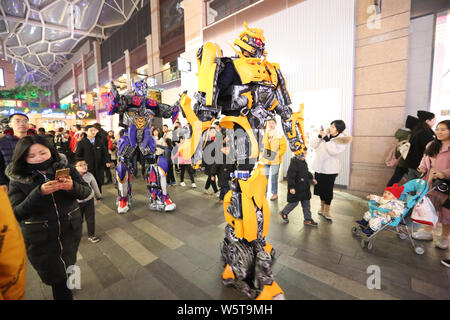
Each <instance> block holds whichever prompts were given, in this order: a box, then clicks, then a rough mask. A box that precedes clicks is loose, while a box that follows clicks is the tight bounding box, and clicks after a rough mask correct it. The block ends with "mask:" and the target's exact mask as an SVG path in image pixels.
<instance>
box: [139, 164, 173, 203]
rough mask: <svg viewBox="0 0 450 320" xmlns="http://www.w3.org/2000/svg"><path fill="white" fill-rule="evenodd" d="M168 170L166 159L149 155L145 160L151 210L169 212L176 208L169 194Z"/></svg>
mask: <svg viewBox="0 0 450 320" xmlns="http://www.w3.org/2000/svg"><path fill="white" fill-rule="evenodd" d="M167 169H168V165H167V160H166V159H165V158H164V157H162V156H159V157H158V159H156V157H155V156H154V155H149V156H147V157H146V158H145V181H146V182H147V189H148V191H149V193H150V198H149V208H150V210H153V211H166V212H168V211H173V210H175V208H176V205H175V203H173V202H172V201H171V200H170V198H169V194H168V193H167V183H166V174H167Z"/></svg>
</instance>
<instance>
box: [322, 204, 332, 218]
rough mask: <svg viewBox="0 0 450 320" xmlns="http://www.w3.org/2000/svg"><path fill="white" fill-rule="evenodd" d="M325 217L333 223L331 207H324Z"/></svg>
mask: <svg viewBox="0 0 450 320" xmlns="http://www.w3.org/2000/svg"><path fill="white" fill-rule="evenodd" d="M323 217H324V218H325V219H327V220H328V221H331V220H332V218H331V214H330V205H327V204H326V205H324V211H323Z"/></svg>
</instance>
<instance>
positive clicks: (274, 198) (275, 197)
mask: <svg viewBox="0 0 450 320" xmlns="http://www.w3.org/2000/svg"><path fill="white" fill-rule="evenodd" d="M277 199H278V195H277V194H273V195H272V197H271V198H270V200H271V201H274V200H277Z"/></svg>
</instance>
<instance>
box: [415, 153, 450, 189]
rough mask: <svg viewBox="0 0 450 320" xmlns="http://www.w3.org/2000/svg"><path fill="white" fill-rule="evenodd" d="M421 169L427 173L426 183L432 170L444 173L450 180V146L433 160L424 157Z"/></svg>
mask: <svg viewBox="0 0 450 320" xmlns="http://www.w3.org/2000/svg"><path fill="white" fill-rule="evenodd" d="M419 168H422V169H425V170H426V171H427V174H426V175H425V177H424V178H423V179H424V180H426V181H428V176H429V175H430V169H431V168H435V169H437V170H439V171H442V172H444V173H445V174H446V175H447V178H450V146H449V147H448V148H447V150H442V151H441V152H439V153H438V154H437V155H436V156H435V157H433V158H431V157H429V156H425V155H424V156H423V158H422V161H421V162H420V165H419Z"/></svg>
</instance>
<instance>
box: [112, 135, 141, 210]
mask: <svg viewBox="0 0 450 320" xmlns="http://www.w3.org/2000/svg"><path fill="white" fill-rule="evenodd" d="M118 145H119V152H118V155H119V164H118V165H117V168H116V180H117V190H118V197H117V201H116V205H117V212H118V213H119V214H123V213H127V212H128V211H129V210H130V205H131V187H132V185H131V174H130V171H129V169H128V168H129V161H130V159H131V157H132V156H133V154H134V153H135V152H136V147H134V148H133V147H132V146H131V144H130V140H129V137H128V135H124V136H122V137H121V138H120V139H119V142H118Z"/></svg>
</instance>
